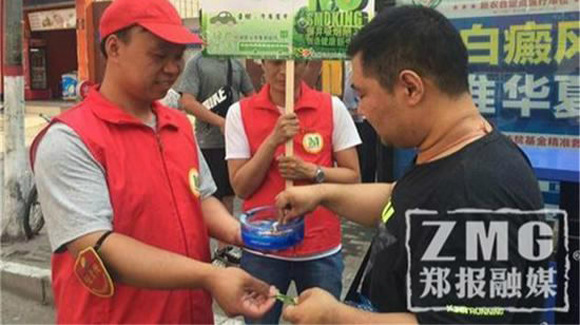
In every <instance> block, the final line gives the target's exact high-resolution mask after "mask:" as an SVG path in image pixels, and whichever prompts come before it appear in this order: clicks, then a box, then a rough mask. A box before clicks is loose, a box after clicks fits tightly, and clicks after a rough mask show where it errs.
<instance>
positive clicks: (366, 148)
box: [342, 62, 378, 183]
mask: <svg viewBox="0 0 580 325" xmlns="http://www.w3.org/2000/svg"><path fill="white" fill-rule="evenodd" d="M351 80H352V65H351V64H350V62H345V78H344V92H343V96H342V100H343V101H344V104H345V105H346V108H347V109H348V111H349V112H350V114H351V116H352V119H353V120H354V124H355V125H356V129H357V131H358V134H359V135H360V137H361V140H362V143H361V144H360V145H359V146H357V147H356V150H357V152H358V158H359V166H360V171H361V181H362V182H363V183H374V182H375V181H376V178H377V150H378V147H377V133H376V132H375V130H374V129H373V127H372V126H371V125H370V124H369V122H367V119H366V118H365V116H364V115H362V114H361V113H360V112H359V110H358V105H359V101H360V98H359V95H358V94H357V92H356V90H354V89H353V88H352V81H351Z"/></svg>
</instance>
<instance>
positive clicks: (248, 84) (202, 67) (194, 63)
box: [176, 53, 254, 149]
mask: <svg viewBox="0 0 580 325" xmlns="http://www.w3.org/2000/svg"><path fill="white" fill-rule="evenodd" d="M230 62H231V65H232V84H231V86H232V88H233V90H234V91H233V93H234V94H233V97H234V98H233V100H234V103H235V102H237V101H238V100H239V99H240V93H243V94H248V93H250V92H252V91H254V86H253V85H252V81H251V80H250V77H249V76H248V73H247V72H246V69H245V68H244V66H243V65H242V64H241V63H240V62H239V61H238V60H234V59H230ZM227 72H228V64H227V60H225V59H216V58H210V57H204V56H202V55H201V53H198V54H196V55H195V56H194V57H192V58H191V59H190V60H189V61H188V62H187V65H186V66H185V70H184V71H183V74H182V77H181V78H182V79H181V83H180V84H179V85H178V86H177V87H176V90H177V91H179V92H180V93H188V94H191V95H193V96H194V97H195V99H197V101H198V102H200V103H202V102H203V101H204V100H206V99H207V98H208V97H209V96H210V95H213V94H214V93H215V92H216V91H218V90H219V89H220V88H222V87H224V86H226V85H227V83H228V77H227V76H228V73H227ZM195 135H196V137H197V141H198V142H199V146H200V147H201V148H203V149H209V148H224V147H225V143H224V135H223V134H222V133H221V131H220V129H219V127H217V126H213V125H211V124H209V123H205V122H203V121H200V120H199V119H196V122H195Z"/></svg>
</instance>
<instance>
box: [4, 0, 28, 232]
mask: <svg viewBox="0 0 580 325" xmlns="http://www.w3.org/2000/svg"><path fill="white" fill-rule="evenodd" d="M3 4H4V17H3V22H4V51H5V52H4V62H3V64H4V69H3V72H4V184H2V186H3V192H4V199H3V201H4V204H3V207H2V215H1V218H0V222H1V230H2V233H1V235H0V236H1V239H2V241H10V240H19V239H23V238H24V230H23V228H22V222H21V220H22V218H23V214H24V201H25V194H24V193H26V191H25V189H24V176H25V170H26V161H27V160H26V149H25V144H24V77H23V73H22V0H6V1H3Z"/></svg>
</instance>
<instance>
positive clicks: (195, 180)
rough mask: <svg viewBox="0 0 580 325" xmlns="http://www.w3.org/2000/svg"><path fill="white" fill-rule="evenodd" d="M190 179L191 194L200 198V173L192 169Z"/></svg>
mask: <svg viewBox="0 0 580 325" xmlns="http://www.w3.org/2000/svg"><path fill="white" fill-rule="evenodd" d="M188 178H189V188H190V189H191V193H193V195H194V196H195V197H199V173H198V172H197V169H195V168H192V169H190V170H189V176H188Z"/></svg>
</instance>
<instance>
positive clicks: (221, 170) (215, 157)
mask: <svg viewBox="0 0 580 325" xmlns="http://www.w3.org/2000/svg"><path fill="white" fill-rule="evenodd" d="M201 152H202V153H203V157H204V158H205V161H206V162H207V164H208V165H209V169H210V170H211V176H212V177H213V180H214V182H215V185H216V186H217V191H216V192H215V193H214V194H213V196H215V197H216V198H218V199H220V200H221V199H223V198H224V197H226V196H232V195H234V190H233V189H232V185H231V184H230V175H229V173H228V163H227V161H226V159H225V158H226V150H225V149H224V148H211V149H201Z"/></svg>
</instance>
